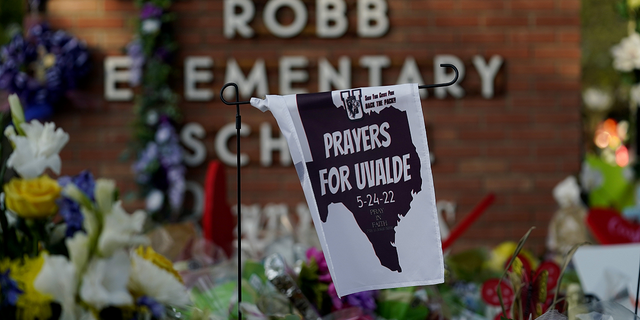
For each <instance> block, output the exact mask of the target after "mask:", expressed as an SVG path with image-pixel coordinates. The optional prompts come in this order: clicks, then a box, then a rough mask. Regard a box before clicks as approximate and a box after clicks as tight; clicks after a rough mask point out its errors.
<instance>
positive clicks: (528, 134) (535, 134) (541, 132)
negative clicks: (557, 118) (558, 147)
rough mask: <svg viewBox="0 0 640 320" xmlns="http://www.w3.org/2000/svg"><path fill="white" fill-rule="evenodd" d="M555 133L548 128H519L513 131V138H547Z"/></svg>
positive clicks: (550, 137) (552, 136)
mask: <svg viewBox="0 0 640 320" xmlns="http://www.w3.org/2000/svg"><path fill="white" fill-rule="evenodd" d="M555 135H556V133H555V132H553V131H551V130H547V129H519V130H513V131H512V132H511V138H512V139H517V140H547V139H552V138H554V137H555Z"/></svg>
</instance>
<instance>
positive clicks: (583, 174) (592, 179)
mask: <svg viewBox="0 0 640 320" xmlns="http://www.w3.org/2000/svg"><path fill="white" fill-rule="evenodd" d="M603 182H604V177H603V176H602V172H600V170H597V169H594V168H592V167H591V166H590V165H589V164H588V163H587V162H586V161H585V162H583V163H582V170H581V171H580V184H581V185H582V188H584V190H585V191H587V192H590V191H591V190H594V189H597V188H599V187H600V186H601V185H602V183H603Z"/></svg>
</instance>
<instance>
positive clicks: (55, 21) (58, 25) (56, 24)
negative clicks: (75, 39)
mask: <svg viewBox="0 0 640 320" xmlns="http://www.w3.org/2000/svg"><path fill="white" fill-rule="evenodd" d="M47 21H48V22H49V24H50V25H51V28H54V29H71V28H73V26H74V23H75V19H74V18H72V17H49V18H47Z"/></svg>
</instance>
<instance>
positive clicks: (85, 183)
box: [72, 170, 96, 201]
mask: <svg viewBox="0 0 640 320" xmlns="http://www.w3.org/2000/svg"><path fill="white" fill-rule="evenodd" d="M72 181H73V183H74V184H75V185H76V186H77V187H78V189H80V191H82V192H84V194H85V195H87V197H89V199H91V200H92V201H93V200H95V196H94V190H95V187H96V181H95V180H94V179H93V174H91V171H89V170H84V171H82V172H80V173H79V174H78V175H76V176H74V177H73V179H72Z"/></svg>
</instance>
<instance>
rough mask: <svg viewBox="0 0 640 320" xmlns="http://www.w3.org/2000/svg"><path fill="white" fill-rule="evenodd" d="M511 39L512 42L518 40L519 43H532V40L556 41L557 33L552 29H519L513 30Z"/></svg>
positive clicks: (541, 41)
mask: <svg viewBox="0 0 640 320" xmlns="http://www.w3.org/2000/svg"><path fill="white" fill-rule="evenodd" d="M509 39H510V40H511V41H512V42H518V43H532V42H540V43H547V42H554V41H555V39H556V35H555V33H554V32H551V31H533V30H526V31H522V30H518V31H513V32H511V34H510V37H509Z"/></svg>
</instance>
